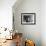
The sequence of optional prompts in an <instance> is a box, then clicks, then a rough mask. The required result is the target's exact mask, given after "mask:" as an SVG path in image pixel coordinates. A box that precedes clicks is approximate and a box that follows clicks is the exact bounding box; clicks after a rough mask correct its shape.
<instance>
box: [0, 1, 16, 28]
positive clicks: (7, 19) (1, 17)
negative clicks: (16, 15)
mask: <svg viewBox="0 0 46 46" xmlns="http://www.w3.org/2000/svg"><path fill="white" fill-rule="evenodd" d="M15 2H16V0H0V27H7V28H9V29H11V28H12V6H13V4H14V3H15Z"/></svg>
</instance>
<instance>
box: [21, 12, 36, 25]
mask: <svg viewBox="0 0 46 46" xmlns="http://www.w3.org/2000/svg"><path fill="white" fill-rule="evenodd" d="M21 24H22V25H35V24H36V13H21Z"/></svg>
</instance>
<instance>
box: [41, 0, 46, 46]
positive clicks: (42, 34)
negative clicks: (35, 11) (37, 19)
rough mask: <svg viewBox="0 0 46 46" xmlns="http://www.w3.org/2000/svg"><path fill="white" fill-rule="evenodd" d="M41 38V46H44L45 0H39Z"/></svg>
mask: <svg viewBox="0 0 46 46" xmlns="http://www.w3.org/2000/svg"><path fill="white" fill-rule="evenodd" d="M41 38H42V39H41V40H42V46H46V0H42V1H41Z"/></svg>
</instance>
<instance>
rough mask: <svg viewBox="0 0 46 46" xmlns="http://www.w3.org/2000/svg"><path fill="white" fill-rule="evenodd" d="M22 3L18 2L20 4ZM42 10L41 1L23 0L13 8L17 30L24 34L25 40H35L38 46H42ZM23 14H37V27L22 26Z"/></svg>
mask: <svg viewBox="0 0 46 46" xmlns="http://www.w3.org/2000/svg"><path fill="white" fill-rule="evenodd" d="M20 1H21V0H20ZM20 1H19V0H18V2H20ZM16 5H17V6H16ZM40 8H41V1H40V0H23V1H22V2H20V3H19V4H18V3H15V5H14V6H13V13H14V19H15V22H14V23H15V30H18V31H19V32H22V33H23V34H24V37H25V38H26V37H27V38H28V39H32V40H34V41H35V44H36V46H41V23H40V22H41V15H40ZM21 13H36V25H22V24H21Z"/></svg>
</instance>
